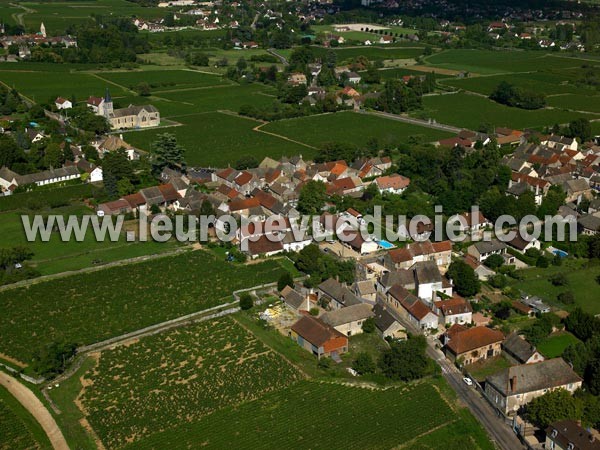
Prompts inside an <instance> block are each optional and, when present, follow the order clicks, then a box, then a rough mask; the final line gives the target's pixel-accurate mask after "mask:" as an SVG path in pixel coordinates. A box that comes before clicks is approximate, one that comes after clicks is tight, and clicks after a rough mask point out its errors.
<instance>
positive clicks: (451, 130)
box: [360, 110, 463, 134]
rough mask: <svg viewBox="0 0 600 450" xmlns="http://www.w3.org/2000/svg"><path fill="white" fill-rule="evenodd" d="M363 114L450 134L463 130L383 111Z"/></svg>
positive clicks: (364, 112)
mask: <svg viewBox="0 0 600 450" xmlns="http://www.w3.org/2000/svg"><path fill="white" fill-rule="evenodd" d="M360 112H361V113H363V114H371V115H374V116H381V117H385V118H387V119H391V120H397V121H399V122H405V123H410V124H412V125H419V126H420V127H426V128H433V129H434V130H440V131H446V132H448V133H455V134H457V133H460V132H461V131H462V130H463V129H462V128H458V127H454V126H452V125H446V124H443V123H438V122H429V121H427V120H421V119H415V118H414V117H407V116H401V115H398V114H391V113H386V112H381V111H363V110H361V111H360Z"/></svg>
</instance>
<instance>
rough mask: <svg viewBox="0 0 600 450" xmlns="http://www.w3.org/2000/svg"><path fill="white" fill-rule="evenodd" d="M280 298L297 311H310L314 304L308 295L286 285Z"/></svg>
mask: <svg viewBox="0 0 600 450" xmlns="http://www.w3.org/2000/svg"><path fill="white" fill-rule="evenodd" d="M279 298H280V299H281V300H283V301H284V303H285V304H286V306H287V307H288V308H290V309H291V310H292V311H296V312H301V311H310V308H311V306H312V305H311V303H310V300H309V297H308V296H307V295H302V294H301V293H300V292H298V291H297V290H296V289H294V288H293V287H290V286H286V287H284V288H283V289H282V290H281V292H280V293H279Z"/></svg>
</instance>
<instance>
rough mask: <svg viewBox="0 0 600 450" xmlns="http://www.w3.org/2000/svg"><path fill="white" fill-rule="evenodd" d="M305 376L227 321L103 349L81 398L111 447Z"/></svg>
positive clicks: (204, 414) (199, 325)
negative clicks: (107, 349)
mask: <svg viewBox="0 0 600 450" xmlns="http://www.w3.org/2000/svg"><path fill="white" fill-rule="evenodd" d="M301 378H302V375H301V374H299V373H298V371H297V370H296V369H295V368H294V367H293V366H291V365H290V364H289V363H287V362H285V360H284V359H282V358H281V357H280V356H279V355H278V354H276V353H274V352H273V351H272V350H270V349H269V348H268V347H266V346H265V345H264V344H263V343H262V342H260V341H259V340H257V338H256V337H254V336H253V335H251V334H250V333H248V332H247V331H246V330H245V329H244V328H242V327H241V326H240V325H239V324H238V323H237V322H235V321H234V320H233V319H231V318H223V319H219V320H214V321H208V322H203V323H200V324H198V325H194V326H190V327H186V328H181V329H176V330H173V331H169V332H166V333H162V334H160V335H157V336H151V337H148V338H144V339H142V340H140V341H139V342H136V343H132V344H131V345H127V346H122V347H117V348H115V349H113V350H109V351H105V352H102V354H101V355H100V357H99V362H98V363H97V366H96V367H95V368H94V369H93V371H92V372H91V373H90V372H88V373H87V374H86V375H85V380H84V385H85V386H86V387H85V389H84V392H83V394H82V395H81V397H80V399H79V400H80V402H81V405H82V407H83V411H85V414H86V416H87V418H88V420H89V422H90V423H91V425H92V427H93V428H94V430H95V432H96V433H97V434H98V435H99V437H100V439H101V440H102V442H103V443H104V444H105V445H106V446H107V447H108V448H121V447H124V446H125V444H126V443H130V442H138V441H139V442H140V444H141V445H142V446H145V445H146V444H144V439H145V438H147V437H149V436H151V435H153V434H156V433H161V432H166V433H169V432H172V431H173V430H174V429H177V428H178V427H181V426H182V425H184V424H186V423H197V422H198V421H199V420H201V419H202V418H203V417H204V416H207V415H208V414H211V413H213V412H214V411H217V410H219V409H221V408H223V407H225V406H228V405H237V404H240V403H244V402H248V401H251V400H254V399H256V398H257V397H260V396H263V395H264V394H266V393H268V392H270V391H275V390H279V389H281V388H283V387H285V386H288V385H290V384H291V383H293V382H295V381H297V380H299V379H301ZM230 432H233V429H231V428H230ZM197 442H201V441H197ZM162 448H166V447H162Z"/></svg>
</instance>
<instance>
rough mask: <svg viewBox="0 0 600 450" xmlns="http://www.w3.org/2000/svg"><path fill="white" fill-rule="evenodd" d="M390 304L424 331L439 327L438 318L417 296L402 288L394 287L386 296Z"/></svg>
mask: <svg viewBox="0 0 600 450" xmlns="http://www.w3.org/2000/svg"><path fill="white" fill-rule="evenodd" d="M386 300H387V301H388V303H389V304H390V305H391V306H392V307H394V308H395V309H396V311H398V312H399V313H400V314H401V315H403V316H404V317H406V318H407V319H408V320H410V321H411V322H413V323H414V324H415V325H416V326H417V327H419V328H421V329H423V330H429V329H433V328H437V327H438V316H437V314H435V313H434V312H433V311H431V310H430V309H429V307H428V306H427V305H426V304H425V303H424V302H423V300H421V299H420V298H418V297H417V296H415V295H413V294H411V293H410V292H409V291H408V290H407V289H405V288H403V287H402V286H398V285H395V286H392V288H391V289H390V290H389V291H388V294H387V296H386Z"/></svg>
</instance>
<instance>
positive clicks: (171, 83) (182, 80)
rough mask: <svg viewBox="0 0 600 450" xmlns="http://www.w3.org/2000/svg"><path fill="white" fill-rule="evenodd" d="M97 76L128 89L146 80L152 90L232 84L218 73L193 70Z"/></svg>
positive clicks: (146, 71) (129, 72)
mask: <svg viewBox="0 0 600 450" xmlns="http://www.w3.org/2000/svg"><path fill="white" fill-rule="evenodd" d="M98 76H100V77H102V78H104V79H106V80H108V81H111V82H112V83H116V84H118V85H121V86H124V87H126V88H128V89H135V87H136V86H137V85H138V84H139V83H141V82H146V83H148V84H149V85H150V88H151V90H152V92H155V91H161V92H163V91H173V90H179V89H189V88H199V87H207V86H219V85H228V84H232V83H231V82H229V81H227V80H226V79H224V78H222V77H221V76H219V75H211V74H207V73H202V72H198V71H194V70H152V71H151V70H136V71H127V72H108V73H99V74H98Z"/></svg>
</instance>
